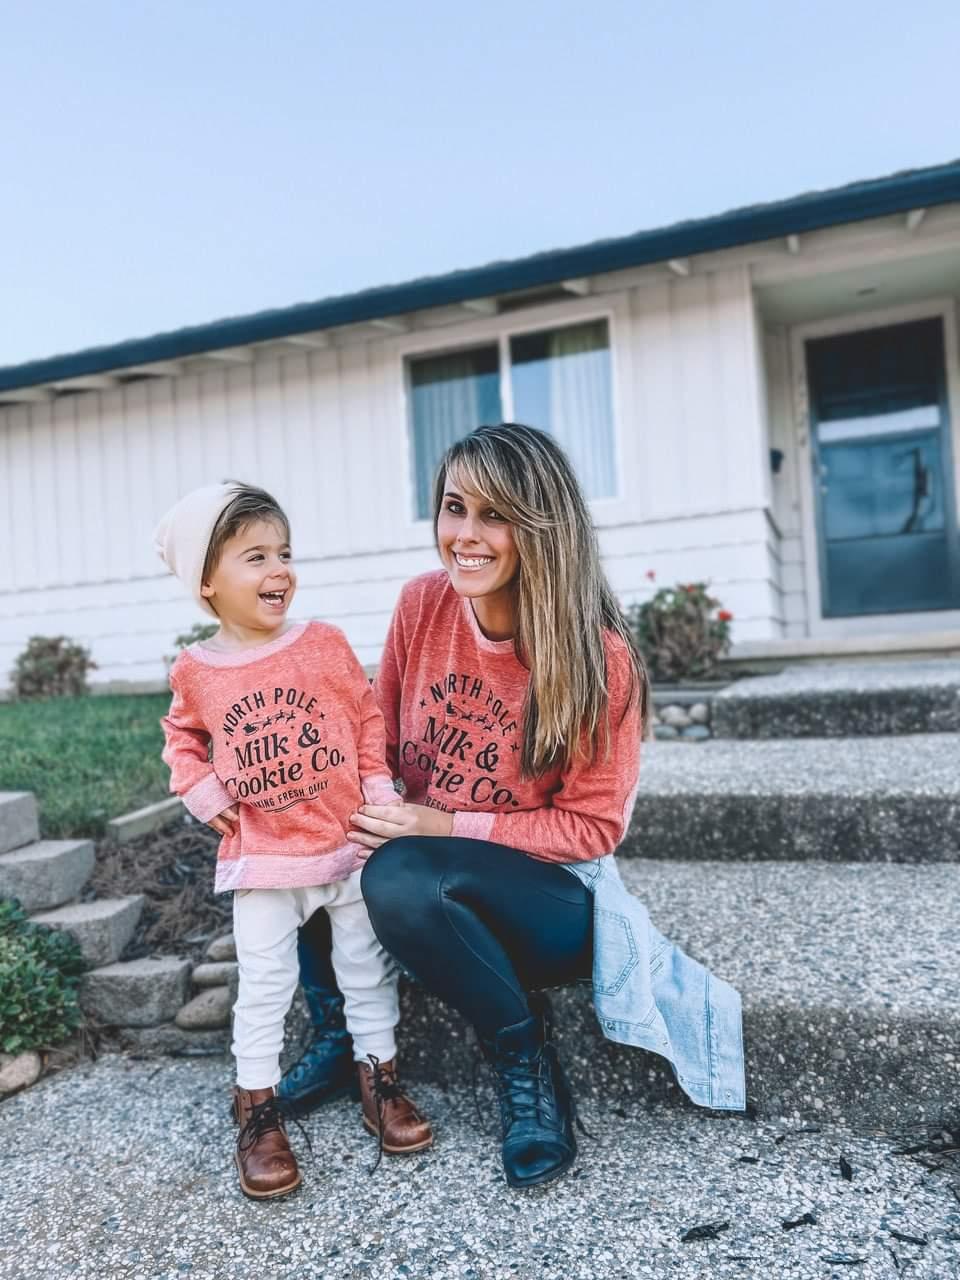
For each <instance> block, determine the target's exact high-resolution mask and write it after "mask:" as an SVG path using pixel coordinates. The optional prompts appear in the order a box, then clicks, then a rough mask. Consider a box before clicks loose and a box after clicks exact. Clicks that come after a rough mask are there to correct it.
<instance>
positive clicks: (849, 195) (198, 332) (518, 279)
mask: <svg viewBox="0 0 960 1280" xmlns="http://www.w3.org/2000/svg"><path fill="white" fill-rule="evenodd" d="M953 201H960V162H956V163H953V164H949V165H940V166H937V167H936V168H933V169H918V170H914V171H911V172H907V173H902V174H894V175H893V176H892V177H888V178H878V179H873V180H870V181H866V182H858V183H853V184H851V185H849V186H845V187H839V188H836V189H834V190H831V191H823V192H811V193H809V194H807V195H802V196H796V197H794V198H792V199H790V200H782V201H777V202H775V203H772V204H763V205H752V206H749V207H747V208H743V209H735V210H732V211H731V212H729V213H724V214H719V215H716V216H714V217H710V218H701V219H697V220H694V221H689V222H681V223H676V224H674V225H672V226H669V227H663V228H659V229H657V230H654V231H641V232H639V233H637V234H635V235H630V236H622V237H618V238H616V239H610V240H598V241H595V242H593V243H591V244H586V245H581V246H578V247H575V248H570V249H556V250H551V251H549V252H545V253H538V254H534V255H533V256H531V257H527V258H519V259H514V260H511V261H505V262H494V263H491V264H489V265H487V266H483V267H476V268H472V269H468V270H463V271H453V272H450V273H449V274H447V275H442V276H430V277H426V278H423V279H420V280H413V281H410V282H408V283H405V284H398V285H385V286H382V287H379V288H375V289H366V290H364V291H362V292H360V293H353V294H346V295H343V296H341V297H334V298H327V299H324V300H322V301H320V302H313V303H304V304H301V305H298V306H294V307H283V308H278V309H276V310H272V311H260V312H257V313H255V314H254V315H249V316H238V317H235V318H232V319H228V320H218V321H214V322H213V323H210V324H202V325H194V326H190V327H188V328H183V329H177V330H174V331H172V332H169V333H160V334H156V335H154V336H152V337H148V338H136V339H132V340H129V341H125V342H120V343H115V344H112V345H109V346H103V347H91V348H88V349H87V350H84V351H78V352H75V353H72V354H68V355H60V356H52V357H49V358H46V359H43V360H33V361H30V362H29V363H27V364H20V365H11V366H8V367H7V368H5V369H3V368H0V392H3V391H15V390H19V389H22V388H25V387H31V386H37V385H39V384H42V383H47V382H58V381H65V380H67V379H69V378H76V377H81V376H85V375H90V374H97V373H108V372H115V371H122V370H123V369H125V368H130V367H132V366H137V365H143V364H151V363H154V362H156V361H161V360H175V359H177V358H178V357H183V356H190V355H200V354H202V353H203V352H205V351H217V350H222V349H224V348H228V347H237V346H246V345H249V344H250V343H257V342H267V341H270V340H271V339H273V340H276V339H280V338H285V337H292V336H295V335H297V334H303V333H309V332H314V331H316V330H319V329H326V328H332V327H334V326H336V325H344V324H358V323H363V322H364V321H369V320H376V319H381V318H386V317H390V316H396V315H400V314H403V313H406V312H410V311H418V310H424V309H426V308H429V307H439V306H444V305H450V304H455V303H459V302H470V301H473V300H475V299H477V298H484V297H489V296H491V295H496V294H501V293H508V292H513V291H515V290H520V289H534V288H538V287H544V286H548V285H551V284H556V283H558V282H560V281H562V280H568V279H574V278H577V277H581V276H590V275H599V274H602V273H604V272H609V271H620V270H623V269H625V268H628V267H639V266H646V265H649V264H651V263H656V262H666V261H668V260H669V259H671V258H686V257H691V256H693V255H694V254H699V253H709V252H713V251H716V250H720V249H731V248H735V247H737V246H739V245H744V244H752V243H757V242H761V241H764V240H773V239H777V238H780V237H784V236H787V235H800V234H802V233H804V232H809V231H817V230H822V229H823V228H825V227H831V226H839V225H842V224H844V223H851V222H861V221H864V220H866V219H870V218H880V217H884V216H885V215H888V214H893V213H900V212H906V211H909V210H910V209H916V208H926V207H930V206H932V205H938V204H947V203H951V202H953Z"/></svg>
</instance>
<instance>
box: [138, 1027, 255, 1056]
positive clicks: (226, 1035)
mask: <svg viewBox="0 0 960 1280" xmlns="http://www.w3.org/2000/svg"><path fill="white" fill-rule="evenodd" d="M121 1039H122V1043H123V1046H124V1048H125V1049H129V1050H131V1051H132V1052H134V1053H141V1054H154V1053H169V1054H172V1055H173V1056H174V1057H182V1058H206V1057H211V1056H214V1055H216V1054H220V1053H226V1052H227V1051H228V1050H229V1048H230V1031H229V1029H228V1028H217V1029H215V1030H213V1031H184V1030H182V1028H180V1027H178V1026H176V1025H175V1024H174V1023H172V1022H165V1023H164V1024H163V1025H162V1026H159V1027H133V1028H130V1029H125V1030H124V1031H123V1033H122V1037H121Z"/></svg>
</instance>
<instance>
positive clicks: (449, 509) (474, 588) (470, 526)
mask: <svg viewBox="0 0 960 1280" xmlns="http://www.w3.org/2000/svg"><path fill="white" fill-rule="evenodd" d="M437 546H438V547H439V549H440V559H441V560H442V561H443V566H444V568H445V569H446V571H447V573H448V574H449V575H450V582H451V584H452V586H453V589H454V591H456V593H457V595H460V596H466V597H467V598H469V599H472V600H476V599H479V598H481V597H483V596H490V595H495V594H496V593H498V592H500V591H504V590H505V589H506V588H508V587H510V585H511V584H512V583H513V581H514V579H515V578H516V576H517V573H518V572H519V569H520V555H519V552H518V551H517V544H516V542H515V541H514V537H513V526H512V525H511V524H510V523H509V521H508V520H506V519H505V518H504V517H503V516H501V515H500V513H499V512H498V511H496V510H494V509H493V508H492V507H491V506H490V503H489V502H487V501H486V499H485V498H481V497H480V495H479V494H478V493H475V492H474V491H473V490H472V489H470V488H469V487H468V486H467V485H466V484H465V483H463V481H462V480H461V478H460V477H459V476H458V475H457V473H456V472H455V471H453V472H448V473H447V477H446V480H445V482H444V489H443V502H442V504H441V506H440V514H439V515H438V517H437Z"/></svg>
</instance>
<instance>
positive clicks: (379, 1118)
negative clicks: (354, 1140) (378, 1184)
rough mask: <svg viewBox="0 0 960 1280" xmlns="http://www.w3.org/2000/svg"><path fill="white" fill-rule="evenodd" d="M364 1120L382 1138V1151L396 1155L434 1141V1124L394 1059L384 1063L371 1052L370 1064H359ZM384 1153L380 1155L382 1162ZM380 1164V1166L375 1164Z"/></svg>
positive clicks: (406, 1152)
mask: <svg viewBox="0 0 960 1280" xmlns="http://www.w3.org/2000/svg"><path fill="white" fill-rule="evenodd" d="M357 1075H358V1076H359V1077H360V1101H361V1103H362V1105H363V1123H364V1126H365V1127H366V1128H367V1129H368V1130H369V1131H370V1133H373V1134H376V1136H377V1137H378V1138H379V1139H380V1151H381V1152H383V1151H386V1152H387V1153H388V1154H389V1155H392V1156H401V1155H409V1153H410V1152H411V1151H422V1150H423V1149H424V1147H429V1146H430V1145H431V1144H432V1143H433V1132H432V1130H431V1128H430V1124H429V1122H428V1121H427V1120H425V1119H424V1118H423V1116H422V1115H421V1114H420V1112H419V1111H418V1110H417V1108H416V1107H415V1106H414V1105H413V1103H412V1102H411V1101H410V1099H409V1098H408V1097H407V1095H406V1094H405V1093H404V1091H403V1089H402V1088H401V1087H400V1084H399V1082H398V1080H397V1067H396V1063H395V1062H394V1061H393V1059H391V1060H390V1062H381V1061H380V1060H379V1058H376V1057H374V1055H373V1054H372V1053H371V1054H370V1061H369V1064H368V1063H366V1062H358V1063H357ZM379 1160H380V1156H379V1154H378V1156H377V1162H378V1163H379ZM374 1167H376V1166H374Z"/></svg>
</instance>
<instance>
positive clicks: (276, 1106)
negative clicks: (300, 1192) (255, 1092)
mask: <svg viewBox="0 0 960 1280" xmlns="http://www.w3.org/2000/svg"><path fill="white" fill-rule="evenodd" d="M287 1120H292V1121H293V1123H294V1124H295V1125H296V1126H297V1128H298V1129H299V1131H300V1136H301V1137H302V1138H303V1140H304V1142H305V1143H306V1144H307V1150H308V1151H309V1152H310V1155H311V1157H312V1158H313V1144H312V1143H311V1141H310V1135H309V1134H308V1133H307V1131H306V1129H304V1127H303V1125H302V1124H301V1123H300V1121H299V1119H298V1118H297V1117H296V1116H295V1115H293V1114H291V1113H289V1112H288V1111H287V1110H286V1108H285V1107H284V1105H283V1101H282V1099H280V1098H278V1097H277V1096H276V1094H274V1095H273V1096H272V1097H270V1098H264V1100H263V1102H255V1103H254V1104H253V1106H252V1107H251V1108H250V1114H249V1115H248V1116H247V1118H246V1120H245V1122H244V1124H243V1126H242V1128H241V1129H240V1132H239V1134H238V1135H237V1150H238V1151H240V1152H242V1153H245V1152H247V1151H249V1150H250V1148H251V1147H253V1146H255V1145H256V1143H258V1142H259V1141H260V1139H261V1138H262V1137H264V1135H265V1134H268V1133H277V1132H280V1133H283V1132H285V1130H286V1121H287Z"/></svg>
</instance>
